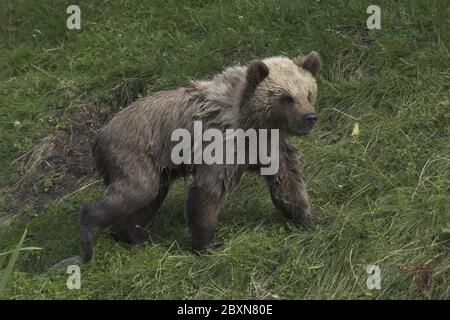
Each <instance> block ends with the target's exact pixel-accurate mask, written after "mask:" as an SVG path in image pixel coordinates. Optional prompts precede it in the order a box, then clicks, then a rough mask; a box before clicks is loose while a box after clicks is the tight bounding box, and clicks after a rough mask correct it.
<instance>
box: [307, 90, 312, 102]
mask: <svg viewBox="0 0 450 320" xmlns="http://www.w3.org/2000/svg"><path fill="white" fill-rule="evenodd" d="M308 101H309V102H312V93H311V91H309V92H308Z"/></svg>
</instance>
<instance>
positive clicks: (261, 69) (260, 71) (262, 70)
mask: <svg viewBox="0 0 450 320" xmlns="http://www.w3.org/2000/svg"><path fill="white" fill-rule="evenodd" d="M268 75H269V68H268V67H267V66H266V64H265V63H264V62H262V61H261V60H253V61H252V62H250V64H249V65H248V67H247V75H246V77H245V78H246V80H247V83H248V84H249V85H251V86H253V87H256V86H257V85H258V84H259V83H260V82H261V81H263V80H264V79H265V78H266V77H267V76H268Z"/></svg>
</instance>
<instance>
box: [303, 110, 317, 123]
mask: <svg viewBox="0 0 450 320" xmlns="http://www.w3.org/2000/svg"><path fill="white" fill-rule="evenodd" d="M304 119H305V122H306V123H307V124H309V125H310V126H313V125H314V124H315V123H316V121H317V115H316V114H315V113H308V114H306V115H305V117H304Z"/></svg>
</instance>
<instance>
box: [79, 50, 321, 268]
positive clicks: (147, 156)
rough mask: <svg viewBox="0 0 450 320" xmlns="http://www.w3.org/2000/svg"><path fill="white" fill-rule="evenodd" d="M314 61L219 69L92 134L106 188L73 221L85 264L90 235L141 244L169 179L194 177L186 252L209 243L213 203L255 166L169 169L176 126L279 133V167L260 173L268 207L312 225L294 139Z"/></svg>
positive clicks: (306, 124)
mask: <svg viewBox="0 0 450 320" xmlns="http://www.w3.org/2000/svg"><path fill="white" fill-rule="evenodd" d="M319 68H320V58H319V56H318V55H317V53H314V52H312V53H311V54H309V55H308V56H306V57H299V58H296V59H294V60H290V59H288V58H285V57H274V58H268V59H264V60H262V61H261V60H256V61H253V62H251V63H250V64H249V65H248V66H247V67H245V66H237V67H231V68H228V69H226V70H225V71H224V72H222V73H221V74H218V75H216V76H215V77H214V78H213V79H212V80H211V81H197V82H193V83H192V84H191V85H190V86H188V87H183V88H179V89H175V90H170V91H163V92H158V93H155V94H154V95H152V96H149V97H146V98H143V99H141V100H138V101H136V102H134V103H133V104H131V105H130V106H129V107H127V108H125V109H123V110H122V111H120V112H119V113H118V114H117V115H116V116H115V117H114V118H113V119H112V120H111V121H110V122H109V123H108V124H107V125H106V126H105V127H104V128H103V129H102V130H101V132H100V133H99V135H98V137H97V139H96V141H95V144H94V148H93V153H94V158H95V160H96V167H97V170H98V172H99V174H100V175H101V176H102V177H103V178H104V181H105V184H106V185H107V189H106V193H105V197H104V199H102V200H100V201H95V202H92V203H90V204H88V205H87V206H86V207H85V209H84V210H83V213H82V215H81V218H80V229H81V258H82V260H84V261H89V260H90V259H91V258H92V256H93V252H94V248H95V241H96V237H97V233H98V231H99V230H100V229H103V228H107V227H110V229H111V232H112V234H113V235H114V237H115V238H116V239H118V240H122V241H125V242H128V243H139V242H142V241H145V240H147V237H146V234H145V233H144V232H143V230H142V228H143V227H145V226H146V225H147V224H148V222H149V221H150V219H151V218H152V217H153V216H154V214H155V213H156V212H157V211H158V210H159V208H160V206H161V204H162V202H163V201H164V198H165V196H166V194H167V192H168V191H169V188H170V184H171V182H172V181H173V180H174V179H175V178H177V177H180V176H185V175H188V174H191V175H193V182H192V184H191V186H190V187H189V191H188V200H187V205H186V214H187V222H188V225H189V228H190V231H191V241H192V243H191V244H192V249H193V250H195V251H201V250H203V249H205V248H206V247H207V246H208V245H210V244H211V243H212V242H213V239H214V232H215V229H216V226H217V222H218V214H219V210H220V206H221V205H222V204H223V202H224V200H225V199H226V197H227V195H228V194H229V193H230V192H231V190H232V189H233V187H234V186H235V185H236V184H237V182H238V181H239V179H240V177H241V175H242V173H243V172H244V171H246V170H255V169H257V168H258V165H253V166H250V165H237V164H236V165H218V164H217V165H216V164H214V165H206V164H199V165H187V164H185V165H174V164H173V163H172V162H171V158H170V154H171V150H172V147H173V146H174V145H175V143H176V142H172V141H171V134H172V132H173V131H174V130H175V129H178V128H185V129H187V130H189V131H190V132H193V123H194V121H195V120H201V121H203V125H204V127H203V129H207V128H217V129H219V130H221V131H222V132H223V131H224V130H225V129H227V128H242V129H244V130H245V129H249V128H254V129H261V128H266V129H272V128H277V129H280V166H279V171H278V173H277V174H275V175H273V176H267V181H268V184H269V189H270V194H271V197H272V200H273V203H274V205H275V206H276V207H277V208H278V209H279V210H280V211H281V212H282V213H283V214H284V215H285V216H286V217H288V218H289V219H291V220H292V221H293V222H295V223H298V224H300V225H307V224H309V223H310V222H311V219H312V215H311V213H310V209H309V204H308V198H307V194H306V191H305V186H304V183H303V179H302V177H301V176H300V172H299V163H298V159H297V154H296V151H295V149H294V148H293V147H292V145H291V144H290V142H289V137H290V136H292V135H301V134H307V133H308V132H309V131H310V130H311V129H312V127H313V125H314V121H315V114H314V108H313V103H314V100H315V97H316V93H317V85H316V82H315V79H314V77H313V75H314V76H316V75H317V73H318V71H319Z"/></svg>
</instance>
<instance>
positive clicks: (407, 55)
mask: <svg viewBox="0 0 450 320" xmlns="http://www.w3.org/2000/svg"><path fill="white" fill-rule="evenodd" d="M76 3H77V4H78V5H79V6H80V7H81V14H82V28H81V30H78V31H71V30H67V28H66V27H65V20H66V17H67V16H68V15H67V14H66V13H65V12H66V7H67V6H68V5H70V4H73V1H72V2H71V1H54V0H51V1H50V0H39V1H37V0H32V1H30V0H26V1H25V0H3V1H2V5H1V6H2V9H1V10H0V56H1V57H2V58H1V59H0V136H1V138H2V141H1V143H0V168H1V169H0V187H1V189H0V214H1V216H0V217H3V219H2V220H0V221H4V222H3V225H2V226H0V252H6V251H9V250H11V249H12V248H14V247H15V245H16V243H17V240H18V239H19V238H20V236H21V235H22V233H23V230H24V229H25V228H27V229H28V235H27V238H26V240H25V242H24V246H33V247H41V248H42V250H39V251H22V252H20V254H19V257H18V260H17V263H16V266H15V269H14V270H15V272H14V273H13V274H12V275H11V278H10V279H9V282H8V284H7V286H6V291H5V295H6V298H8V299H21V298H30V299H55V298H58V299H80V298H89V299H92V298H111V299H117V298H119V299H121V298H123V299H130V298H143V299H148V298H152V299H153V298H199V299H203V298H211V299H218V298H263V297H272V298H275V299H276V298H280V299H289V298H295V299H299V298H300V299H349V298H357V299H359V298H363V299H365V298H369V299H394V298H399V299H407V298H412V299H423V298H435V299H449V298H450V289H449V288H450V280H449V278H450V271H449V270H450V254H449V253H450V243H449V240H450V210H449V208H450V198H449V194H450V142H449V141H450V139H449V138H450V106H449V93H450V86H449V84H450V54H449V45H450V43H449V42H450V41H449V40H450V39H449V34H448V31H449V30H450V6H449V4H448V1H445V0H443V1H429V0H427V1H425V0H421V1H378V2H377V3H376V4H378V5H379V6H380V7H381V13H382V21H381V26H382V28H381V30H371V31H369V32H366V31H364V24H365V21H366V19H367V17H368V14H367V13H366V8H367V7H368V6H369V5H370V4H373V3H372V2H371V1H367V2H366V1H356V0H355V1H333V3H325V1H292V0H286V1H278V0H277V1H275V0H273V1H254V0H253V1H252V0H247V1H227V2H222V1H198V0H197V1H196V0H191V1H171V0H164V1H159V0H155V1H137V0H130V1H107V0H102V1H95V2H92V1H87V0H79V1H77V2H76ZM94 3H95V4H94ZM367 37H370V38H371V39H372V41H371V44H370V45H368V43H367ZM310 50H316V51H318V52H319V53H320V54H321V56H322V59H323V71H322V73H321V76H320V80H319V99H318V104H317V109H318V111H319V116H320V121H319V123H318V127H317V129H316V130H315V131H314V133H313V134H312V135H311V136H309V137H307V138H303V139H299V140H298V147H299V149H300V150H301V153H302V171H303V173H304V176H305V180H306V182H307V186H308V191H309V194H310V198H311V201H312V205H313V207H314V209H315V213H316V215H317V216H318V217H319V219H320V224H319V225H317V226H315V227H313V228H311V229H308V230H301V229H297V228H295V227H294V226H292V225H291V224H289V223H288V222H287V221H285V219H283V218H282V217H281V216H280V215H279V214H278V213H277V212H276V210H275V209H274V207H273V206H272V204H271V202H270V198H269V197H268V192H267V190H266V187H265V184H264V181H263V180H262V179H261V178H259V177H256V176H246V177H245V178H244V179H243V181H242V183H241V184H240V186H239V188H238V189H237V190H236V192H235V193H234V194H233V195H232V196H231V197H230V199H229V200H228V201H227V204H226V207H225V208H224V210H223V212H222V216H221V223H220V226H219V231H218V238H219V239H220V240H222V241H224V243H225V245H224V247H223V248H221V249H219V250H216V251H212V252H211V254H210V255H207V256H196V255H193V254H191V253H190V252H189V250H188V244H187V243H188V238H187V232H186V227H185V222H184V218H183V204H184V201H185V195H184V194H185V189H186V186H187V183H186V182H183V181H180V182H179V183H177V184H176V185H175V186H174V188H173V190H172V191H171V193H170V194H169V196H168V199H167V200H166V202H165V204H164V206H163V208H162V210H161V214H160V216H159V217H158V218H157V221H155V223H154V224H153V226H151V227H150V230H151V231H152V232H155V233H157V234H159V235H160V236H161V237H162V238H163V239H164V240H163V241H162V242H161V243H160V244H158V245H155V246H151V245H145V246H128V245H124V244H120V243H116V242H114V241H113V240H112V239H111V238H110V237H109V235H107V234H106V233H105V234H102V235H101V236H100V239H99V241H98V247H97V253H96V256H95V259H94V261H93V262H92V263H91V264H89V265H83V266H82V268H81V272H82V274H81V289H80V290H68V289H67V287H66V280H67V277H68V275H67V274H66V273H65V270H61V271H58V272H47V271H46V270H47V268H48V267H50V266H52V265H53V264H54V263H56V262H58V261H60V260H62V259H64V258H67V257H70V256H72V255H73V254H76V253H77V251H78V245H79V244H78V243H79V235H78V227H77V217H78V214H79V211H80V209H81V207H82V206H83V204H85V203H86V202H87V201H89V200H92V199H95V198H98V197H100V196H101V194H102V192H103V187H102V186H100V185H95V186H92V187H89V188H86V189H84V190H82V191H80V192H78V193H75V194H74V195H71V196H68V197H65V198H64V199H62V200H56V201H53V202H49V203H47V204H46V205H45V207H44V209H43V212H42V213H40V214H39V215H37V213H38V212H37V210H36V209H35V208H34V207H33V205H32V204H27V203H20V202H19V203H18V200H17V199H14V195H13V194H12V193H11V190H12V186H13V185H14V184H15V183H16V182H17V181H18V180H19V179H20V178H21V171H20V168H19V162H17V161H16V162H13V161H14V160H15V159H17V158H19V157H20V156H21V155H22V154H24V153H26V152H28V151H29V150H30V149H31V148H32V147H33V146H34V145H36V143H38V141H39V140H40V139H41V138H43V137H45V136H47V135H48V134H51V133H53V132H55V131H56V130H57V128H59V127H60V124H59V123H58V121H57V120H56V121H55V114H56V113H57V112H59V111H61V110H64V109H67V108H74V109H75V110H76V108H77V107H78V106H79V105H80V104H82V102H83V101H90V102H92V101H93V103H94V104H95V105H96V106H98V108H100V107H101V106H104V105H121V106H125V105H127V104H128V103H129V102H130V101H132V100H133V99H135V98H137V97H138V96H141V95H146V94H151V93H153V92H155V91H158V90H162V89H169V88H174V87H177V86H180V85H183V84H186V83H187V81H189V79H192V78H203V77H209V76H211V75H212V74H214V73H216V72H219V71H220V70H221V69H222V68H223V67H224V66H226V65H230V64H234V63H236V62H246V61H249V60H250V59H253V58H257V57H259V58H262V57H267V56H271V55H280V54H285V55H289V56H294V55H297V54H298V53H299V52H302V53H308V52H309V51H310ZM16 121H19V122H20V123H21V124H22V126H23V127H21V128H20V129H19V128H16V127H15V125H14V123H15V122H16ZM356 122H357V123H359V126H360V134H359V135H358V136H357V137H353V136H352V130H353V127H354V125H355V123H356ZM12 162H13V163H12ZM11 163H12V164H11ZM44 185H46V186H47V187H51V186H52V182H51V181H48V180H46V181H44ZM8 261H9V258H8V255H3V256H0V269H4V268H6V264H7V262H8ZM369 264H377V265H379V267H380V269H381V275H382V282H381V290H369V289H367V287H366V279H367V276H368V275H367V273H366V267H367V265H369Z"/></svg>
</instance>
